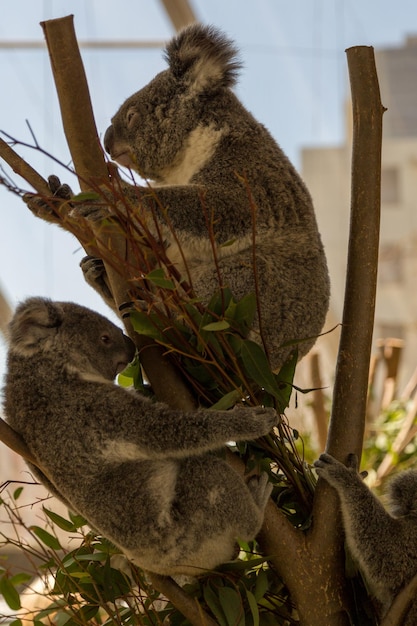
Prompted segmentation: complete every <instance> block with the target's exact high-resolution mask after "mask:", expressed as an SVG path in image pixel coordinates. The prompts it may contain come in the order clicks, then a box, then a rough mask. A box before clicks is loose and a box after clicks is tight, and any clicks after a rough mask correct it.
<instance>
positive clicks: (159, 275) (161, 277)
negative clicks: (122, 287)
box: [145, 267, 175, 290]
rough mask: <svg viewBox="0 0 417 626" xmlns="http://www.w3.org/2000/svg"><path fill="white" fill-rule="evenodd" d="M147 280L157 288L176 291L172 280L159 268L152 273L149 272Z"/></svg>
mask: <svg viewBox="0 0 417 626" xmlns="http://www.w3.org/2000/svg"><path fill="white" fill-rule="evenodd" d="M145 278H146V280H149V282H151V283H153V284H154V285H155V286H156V287H162V288H163V289H171V290H173V289H175V284H174V283H173V281H172V280H170V279H169V278H167V277H166V276H165V274H164V270H163V269H162V268H161V267H158V268H157V269H155V270H152V272H149V273H148V274H146V276H145Z"/></svg>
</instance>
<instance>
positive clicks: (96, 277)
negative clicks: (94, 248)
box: [80, 256, 114, 307]
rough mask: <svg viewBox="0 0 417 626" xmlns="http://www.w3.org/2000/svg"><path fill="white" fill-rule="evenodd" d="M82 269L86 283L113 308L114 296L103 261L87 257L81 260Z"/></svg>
mask: <svg viewBox="0 0 417 626" xmlns="http://www.w3.org/2000/svg"><path fill="white" fill-rule="evenodd" d="M80 267H81V270H82V272H83V274H84V279H85V281H86V283H87V284H88V285H90V287H92V288H93V289H95V290H96V291H97V292H98V293H99V294H100V295H101V297H102V298H103V300H104V301H105V302H107V304H108V305H109V306H111V307H113V306H114V301H113V296H112V294H111V291H110V289H109V287H108V284H107V274H106V269H105V267H104V263H103V261H102V260H101V259H98V258H96V257H94V256H85V257H84V258H83V259H81V262H80Z"/></svg>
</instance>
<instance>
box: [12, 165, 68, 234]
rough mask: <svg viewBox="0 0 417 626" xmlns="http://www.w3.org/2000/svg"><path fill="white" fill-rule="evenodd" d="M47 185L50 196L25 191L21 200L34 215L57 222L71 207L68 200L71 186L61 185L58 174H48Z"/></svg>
mask: <svg viewBox="0 0 417 626" xmlns="http://www.w3.org/2000/svg"><path fill="white" fill-rule="evenodd" d="M48 186H49V189H50V190H51V196H50V197H43V196H40V195H35V194H32V193H26V194H25V195H24V196H23V201H24V202H25V203H26V204H27V206H28V208H29V209H30V210H31V211H32V213H33V214H34V215H36V217H40V218H41V219H44V220H46V221H47V222H54V223H59V222H61V220H62V217H65V215H68V214H69V213H70V211H71V209H72V206H71V203H70V200H71V198H72V195H73V193H72V191H71V187H69V186H68V185H65V184H64V185H61V181H60V180H59V178H58V176H54V175H52V176H49V178H48Z"/></svg>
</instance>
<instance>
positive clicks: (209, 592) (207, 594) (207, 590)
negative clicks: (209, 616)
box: [203, 584, 229, 626]
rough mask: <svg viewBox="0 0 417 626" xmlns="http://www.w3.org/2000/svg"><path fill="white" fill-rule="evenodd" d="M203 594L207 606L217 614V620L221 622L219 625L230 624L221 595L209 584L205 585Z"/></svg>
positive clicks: (225, 625)
mask: <svg viewBox="0 0 417 626" xmlns="http://www.w3.org/2000/svg"><path fill="white" fill-rule="evenodd" d="M203 595H204V600H205V601H206V604H207V606H208V607H209V609H210V610H211V612H212V613H213V615H214V616H215V618H216V620H217V621H218V622H219V626H229V623H228V621H227V618H226V616H225V614H224V611H223V609H222V606H221V604H220V600H219V597H218V596H217V594H216V593H215V592H214V590H213V589H212V588H211V586H210V585H209V584H208V585H206V586H205V587H204V590H203Z"/></svg>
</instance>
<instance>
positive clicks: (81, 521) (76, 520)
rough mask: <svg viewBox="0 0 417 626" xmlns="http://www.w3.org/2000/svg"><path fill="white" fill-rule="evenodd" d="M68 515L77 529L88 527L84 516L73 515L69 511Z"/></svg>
mask: <svg viewBox="0 0 417 626" xmlns="http://www.w3.org/2000/svg"><path fill="white" fill-rule="evenodd" d="M68 515H69V518H70V520H71V522H72V523H73V524H74V526H75V528H81V526H86V525H87V520H86V519H85V517H83V516H82V515H78V513H77V514H76V513H72V511H68Z"/></svg>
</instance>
